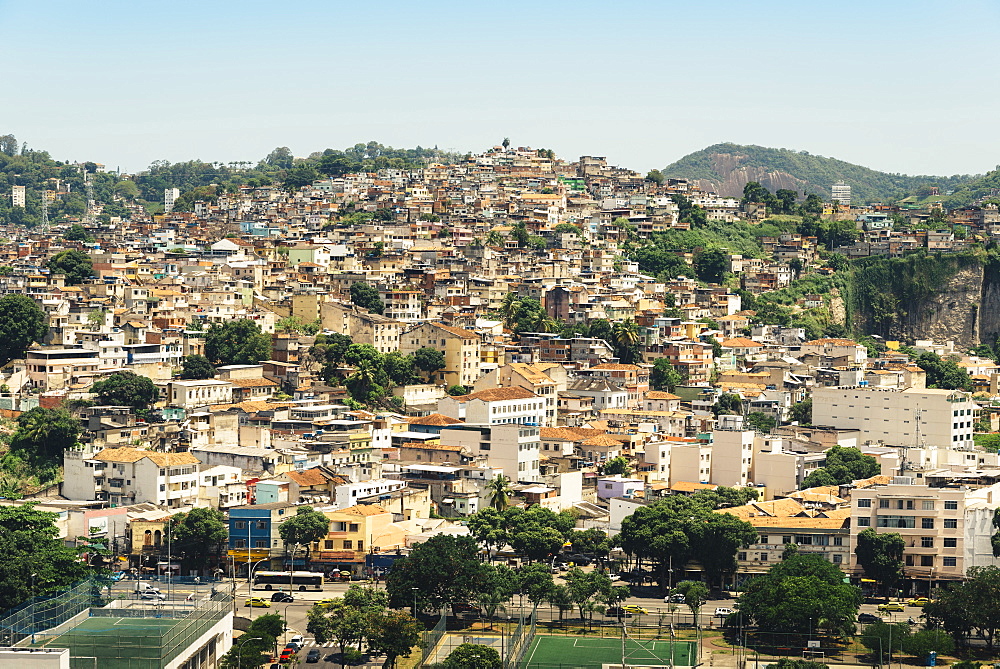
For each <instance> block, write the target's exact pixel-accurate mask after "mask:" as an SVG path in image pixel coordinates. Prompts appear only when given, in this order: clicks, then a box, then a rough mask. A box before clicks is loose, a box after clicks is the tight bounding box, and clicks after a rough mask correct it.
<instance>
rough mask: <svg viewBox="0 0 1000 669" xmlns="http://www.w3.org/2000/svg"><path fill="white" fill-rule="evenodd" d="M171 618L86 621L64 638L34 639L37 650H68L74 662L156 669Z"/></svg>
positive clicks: (116, 668) (111, 668) (109, 667)
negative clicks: (83, 661)
mask: <svg viewBox="0 0 1000 669" xmlns="http://www.w3.org/2000/svg"><path fill="white" fill-rule="evenodd" d="M178 622H179V621H178V620H176V619H171V618H104V617H95V618H86V619H84V620H82V621H80V623H79V624H78V625H76V626H75V627H73V628H72V629H69V630H66V631H65V632H63V633H62V634H57V635H46V634H44V633H43V634H37V635H36V636H35V643H34V644H33V645H34V646H35V647H40V646H51V647H53V648H69V649H70V651H69V652H70V655H71V656H72V657H74V658H95V662H96V664H97V666H99V667H101V668H102V669H145V668H146V667H149V668H150V669H153V668H155V667H159V666H160V664H161V657H162V654H163V650H162V643H163V635H164V634H166V633H167V630H169V629H170V628H171V627H173V626H174V625H176V624H177V623H178Z"/></svg>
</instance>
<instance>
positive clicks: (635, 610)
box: [622, 604, 649, 616]
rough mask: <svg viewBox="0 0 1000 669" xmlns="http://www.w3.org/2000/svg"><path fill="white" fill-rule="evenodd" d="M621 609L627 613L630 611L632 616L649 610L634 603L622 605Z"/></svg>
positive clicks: (646, 612)
mask: <svg viewBox="0 0 1000 669" xmlns="http://www.w3.org/2000/svg"><path fill="white" fill-rule="evenodd" d="M622 610H623V611H628V612H629V613H631V614H632V615H634V616H637V615H639V614H640V613H641V614H644V615H645V614H648V613H649V611H647V610H646V609H644V608H642V607H641V606H636V605H635V604H627V605H625V606H623V607H622Z"/></svg>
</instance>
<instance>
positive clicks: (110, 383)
mask: <svg viewBox="0 0 1000 669" xmlns="http://www.w3.org/2000/svg"><path fill="white" fill-rule="evenodd" d="M90 392H92V393H94V394H95V395H97V401H98V402H100V403H101V404H102V405H106V406H127V407H132V408H133V409H134V410H136V411H146V410H148V409H149V407H150V406H151V405H152V404H153V403H154V402H156V400H157V399H158V398H159V396H160V391H159V389H158V388H157V387H156V386H155V385H154V384H153V381H152V380H151V379H149V378H147V377H145V376H139V375H138V374H136V373H135V372H128V371H123V372H115V373H114V374H111V375H109V376H108V377H106V378H105V379H104V380H103V381H98V382H97V383H95V384H94V385H93V386H91V387H90Z"/></svg>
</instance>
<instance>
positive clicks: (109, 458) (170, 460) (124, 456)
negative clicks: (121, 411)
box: [94, 447, 201, 467]
mask: <svg viewBox="0 0 1000 669" xmlns="http://www.w3.org/2000/svg"><path fill="white" fill-rule="evenodd" d="M143 458H149V459H150V460H152V461H153V463H154V464H156V466H158V467H172V466H176V465H197V464H201V460H199V459H198V458H196V457H194V456H193V455H191V454H190V453H160V452H159V451H143V450H140V449H138V448H124V447H123V448H105V449H104V450H103V451H101V452H100V453H98V454H97V455H95V456H94V459H95V460H100V461H101V462H138V461H139V460H142V459H143Z"/></svg>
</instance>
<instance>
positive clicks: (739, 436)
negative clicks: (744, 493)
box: [709, 430, 757, 488]
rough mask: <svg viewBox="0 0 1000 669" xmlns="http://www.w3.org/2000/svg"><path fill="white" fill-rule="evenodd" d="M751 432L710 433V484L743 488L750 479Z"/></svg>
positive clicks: (751, 458) (716, 431)
mask: <svg viewBox="0 0 1000 669" xmlns="http://www.w3.org/2000/svg"><path fill="white" fill-rule="evenodd" d="M756 434H757V433H756V432H754V431H753V430H743V431H737V430H715V431H714V432H712V474H711V479H709V480H710V481H711V482H712V483H715V484H716V485H722V486H726V487H729V488H734V487H743V486H746V485H748V484H749V483H750V482H751V481H752V479H751V478H750V471H751V469H752V467H753V447H754V437H755V436H756Z"/></svg>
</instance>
